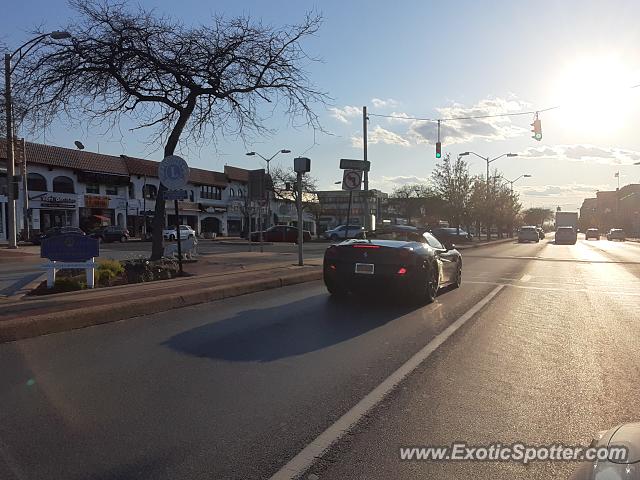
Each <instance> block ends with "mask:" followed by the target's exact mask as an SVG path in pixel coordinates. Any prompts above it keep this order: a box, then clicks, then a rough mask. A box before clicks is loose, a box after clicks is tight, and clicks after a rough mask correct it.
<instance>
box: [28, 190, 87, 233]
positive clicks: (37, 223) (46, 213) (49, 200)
mask: <svg viewBox="0 0 640 480" xmlns="http://www.w3.org/2000/svg"><path fill="white" fill-rule="evenodd" d="M29 221H30V229H31V230H32V231H33V232H34V233H37V232H46V231H47V230H49V229H50V228H54V227H76V226H78V199H77V196H76V195H75V194H73V193H53V192H47V193H38V194H33V195H29Z"/></svg>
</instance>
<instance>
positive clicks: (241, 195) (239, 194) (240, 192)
mask: <svg viewBox="0 0 640 480" xmlns="http://www.w3.org/2000/svg"><path fill="white" fill-rule="evenodd" d="M238 196H239V197H240V198H242V197H244V192H243V191H242V190H240V189H238Z"/></svg>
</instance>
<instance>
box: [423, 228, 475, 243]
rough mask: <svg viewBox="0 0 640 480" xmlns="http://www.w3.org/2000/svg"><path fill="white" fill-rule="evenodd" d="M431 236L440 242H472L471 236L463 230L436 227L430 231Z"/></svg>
mask: <svg viewBox="0 0 640 480" xmlns="http://www.w3.org/2000/svg"><path fill="white" fill-rule="evenodd" d="M430 232H431V234H432V235H433V236H434V237H436V238H437V239H438V240H440V241H441V242H449V243H467V242H471V241H472V240H473V236H472V235H471V234H470V233H468V232H466V231H465V230H463V229H462V228H461V229H457V228H455V227H438V228H432V229H431V230H430Z"/></svg>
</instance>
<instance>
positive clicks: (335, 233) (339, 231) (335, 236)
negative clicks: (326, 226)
mask: <svg viewBox="0 0 640 480" xmlns="http://www.w3.org/2000/svg"><path fill="white" fill-rule="evenodd" d="M363 236H364V227H361V226H359V225H349V228H347V226H346V225H338V226H337V227H335V228H332V229H330V230H327V231H326V232H324V238H326V239H327V240H331V241H332V242H335V241H338V240H344V239H346V238H362V237H363Z"/></svg>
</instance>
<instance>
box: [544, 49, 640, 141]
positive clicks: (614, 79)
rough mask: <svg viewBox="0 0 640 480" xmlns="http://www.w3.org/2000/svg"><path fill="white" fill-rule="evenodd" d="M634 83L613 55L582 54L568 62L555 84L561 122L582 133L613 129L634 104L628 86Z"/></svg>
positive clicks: (619, 125) (628, 71)
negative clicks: (582, 55) (583, 55)
mask: <svg viewBox="0 0 640 480" xmlns="http://www.w3.org/2000/svg"><path fill="white" fill-rule="evenodd" d="M636 80H637V79H636ZM635 83H638V82H637V81H636V82H634V77H633V74H632V72H631V71H630V69H629V67H628V65H626V64H625V63H624V62H623V61H622V59H620V58H619V57H616V56H585V57H580V58H577V59H575V60H574V61H572V62H569V63H567V64H566V65H565V67H564V68H561V69H560V70H559V72H558V80H557V82H556V84H555V88H554V90H555V92H554V93H555V95H554V97H555V98H557V99H558V104H559V105H560V112H559V113H560V115H561V118H562V123H563V125H565V126H566V128H568V129H571V130H576V131H580V132H582V133H590V132H593V133H599V134H607V133H615V132H616V130H618V129H619V128H620V127H621V126H622V125H624V123H625V121H627V120H628V117H629V114H630V111H631V109H632V108H633V106H634V104H635V102H632V98H633V97H632V94H633V93H634V90H632V89H631V88H630V87H631V86H632V85H634V84H635Z"/></svg>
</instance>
